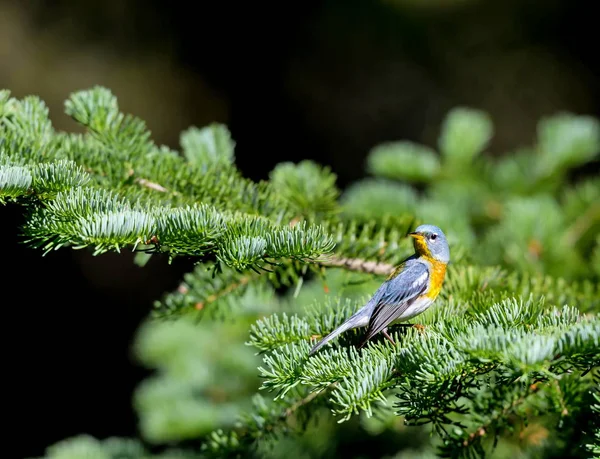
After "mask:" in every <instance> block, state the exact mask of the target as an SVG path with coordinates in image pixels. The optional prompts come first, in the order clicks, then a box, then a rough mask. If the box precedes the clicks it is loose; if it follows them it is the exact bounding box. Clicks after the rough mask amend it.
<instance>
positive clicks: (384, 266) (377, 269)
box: [317, 255, 394, 276]
mask: <svg viewBox="0 0 600 459" xmlns="http://www.w3.org/2000/svg"><path fill="white" fill-rule="evenodd" d="M317 263H319V264H320V265H322V266H330V267H339V268H347V269H350V270H352V271H361V272H363V273H367V274H377V275H382V276H387V275H389V274H391V273H392V271H393V270H394V266H393V265H391V264H389V263H382V262H378V261H369V260H362V259H360V258H346V257H340V256H338V255H332V256H329V257H327V258H321V259H318V260H317Z"/></svg>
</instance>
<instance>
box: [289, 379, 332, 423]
mask: <svg viewBox="0 0 600 459" xmlns="http://www.w3.org/2000/svg"><path fill="white" fill-rule="evenodd" d="M337 385H338V383H337V382H334V383H331V384H330V385H329V386H327V387H326V388H324V389H322V390H320V391H317V392H311V393H310V394H308V395H307V396H306V397H304V398H303V399H300V400H298V401H297V402H296V403H294V404H293V405H292V406H290V407H288V408H287V409H286V410H284V412H283V413H282V414H281V417H282V418H287V417H289V416H291V415H292V414H293V413H295V412H296V411H297V410H298V409H299V408H300V407H302V406H304V405H306V404H308V403H310V402H312V401H313V400H314V399H315V398H317V397H318V396H319V395H321V394H323V393H325V392H326V391H328V390H330V389H332V388H334V387H336V386H337Z"/></svg>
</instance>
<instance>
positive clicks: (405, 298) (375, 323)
mask: <svg viewBox="0 0 600 459" xmlns="http://www.w3.org/2000/svg"><path fill="white" fill-rule="evenodd" d="M428 281H429V270H428V269H427V266H426V265H425V264H423V263H419V262H413V263H410V264H408V263H407V265H406V267H405V268H404V270H403V271H402V272H400V274H398V275H397V276H396V277H394V278H392V279H390V280H388V281H386V283H385V287H384V288H383V289H381V292H380V294H379V295H378V297H379V298H378V300H377V303H376V305H375V307H374V308H373V313H372V314H371V318H370V320H369V326H368V327H367V334H366V336H365V342H366V341H368V340H369V339H371V338H372V337H373V336H375V335H376V334H377V333H379V332H380V331H381V330H383V329H384V328H385V327H387V326H388V325H389V324H390V323H391V322H393V321H394V320H396V319H397V318H398V317H400V316H401V315H402V313H403V312H404V311H406V309H407V308H408V307H409V306H410V305H411V303H412V302H413V301H414V300H415V299H416V298H418V297H419V296H420V295H422V294H423V293H424V292H425V290H426V289H427V283H428Z"/></svg>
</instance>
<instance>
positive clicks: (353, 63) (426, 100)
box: [0, 0, 600, 457]
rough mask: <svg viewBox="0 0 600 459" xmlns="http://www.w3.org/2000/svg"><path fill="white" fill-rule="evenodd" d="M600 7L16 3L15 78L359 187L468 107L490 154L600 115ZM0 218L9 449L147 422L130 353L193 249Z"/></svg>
mask: <svg viewBox="0 0 600 459" xmlns="http://www.w3.org/2000/svg"><path fill="white" fill-rule="evenodd" d="M500 3H501V4H500ZM425 4H426V5H427V6H424V5H425ZM588 8H589V7H588V6H586V4H585V3H583V2H576V1H569V2H567V1H558V0H549V1H544V2H541V1H516V0H509V1H506V2H493V1H489V2H486V1H478V0H437V1H428V2H420V1H417V0H396V1H393V0H388V1H358V0H338V1H328V2H312V3H310V2H305V3H297V2H296V3H293V2H292V3H280V2H278V3H273V4H269V5H263V4H257V3H255V2H252V3H250V4H246V3H245V2H228V1H220V2H194V3H191V4H189V5H188V4H186V3H185V2H183V1H170V2H158V1H144V2H142V1H137V0H128V1H119V0H104V1H103V2H98V3H92V2H90V3H87V2H81V1H77V0H62V1H53V2H51V1H45V2H44V1H22V2H9V1H4V0H0V62H1V65H0V88H6V89H10V90H11V91H12V94H13V95H14V96H16V97H23V96H25V95H28V94H35V95H38V96H40V97H41V98H42V99H43V100H44V101H45V102H46V103H47V104H48V106H49V108H50V111H51V117H52V119H53V122H54V124H55V127H56V128H58V129H68V130H71V129H78V127H77V126H76V125H75V123H74V122H72V121H71V120H70V119H68V118H67V117H66V116H65V115H64V114H63V101H64V100H65V99H66V98H67V97H68V95H69V93H71V92H72V91H76V90H80V89H86V88H89V87H91V86H93V85H96V84H100V85H104V86H106V87H108V88H109V89H111V90H112V91H113V92H114V93H115V94H116V96H117V97H118V99H119V103H120V106H121V108H122V110H123V111H125V112H129V113H133V114H135V115H137V116H139V117H141V118H143V119H144V120H146V121H147V123H148V126H149V127H150V129H151V130H152V132H153V136H154V139H155V141H157V142H159V143H165V144H167V145H169V146H171V147H172V148H179V145H178V141H179V133H180V132H181V131H182V130H183V129H186V128H187V127H189V126H190V125H196V126H203V125H205V124H207V123H210V122H213V121H218V122H224V123H227V125H228V126H229V128H230V130H231V132H232V136H233V138H234V140H235V141H236V153H235V154H236V161H237V164H238V166H239V167H240V169H241V170H242V171H243V173H244V174H245V175H247V176H248V177H251V178H253V179H261V178H267V177H268V173H269V171H270V170H271V169H272V168H273V166H274V165H275V164H276V163H278V162H280V161H288V160H289V161H299V160H301V159H307V158H309V159H314V160H317V161H318V162H320V163H322V164H327V165H330V166H331V167H332V168H333V170H334V171H335V172H336V173H337V174H338V178H339V181H338V184H339V186H340V187H344V186H346V185H347V184H349V183H350V182H351V181H353V180H356V179H357V178H360V177H362V176H364V174H365V171H364V158H365V157H366V155H367V153H368V151H369V149H370V148H371V147H373V146H374V145H375V144H377V143H378V142H382V141H387V140H398V139H409V140H415V141H419V142H423V143H426V144H428V145H431V146H434V147H435V145H436V138H437V134H438V130H439V123H440V121H441V119H442V118H443V116H444V115H445V114H446V112H447V111H448V110H449V109H450V108H451V107H453V106H455V105H467V106H471V107H476V108H481V109H484V110H487V111H488V112H489V113H490V114H491V115H492V117H493V119H494V123H495V126H496V135H495V137H494V141H493V143H492V145H491V147H490V149H489V150H490V152H489V154H502V153H504V152H506V151H510V150H513V149H516V148H518V147H519V146H521V145H528V144H531V143H532V141H533V140H534V138H535V128H536V123H537V121H538V119H539V118H540V117H541V116H544V115H549V114H552V113H555V112H556V111H563V110H568V111H572V112H575V113H578V114H590V115H593V116H598V115H599V110H600V98H599V90H600V85H599V83H598V82H599V81H600V80H598V76H599V61H600V60H599V59H598V58H597V55H598V53H597V47H596V46H595V45H594V43H595V42H596V40H597V37H596V36H595V35H596V32H595V30H596V26H597V23H596V22H597V21H596V20H595V16H594V14H593V13H592V11H591V10H589V9H588ZM598 170H599V168H598V164H597V163H596V164H595V165H594V166H593V167H592V169H590V170H588V171H587V172H588V173H597V172H598ZM0 222H1V224H0V240H2V241H3V246H4V250H3V252H2V259H3V263H2V265H3V270H2V286H3V293H4V295H3V299H2V306H3V309H4V311H5V313H6V314H5V315H4V319H3V325H4V329H5V332H4V333H3V335H4V341H5V343H4V350H5V353H4V355H5V356H7V359H6V363H5V367H4V371H3V375H4V377H3V378H4V379H6V380H7V382H8V390H7V391H6V392H5V394H6V398H7V401H6V406H5V408H4V417H5V418H6V420H7V422H8V423H9V424H10V426H11V428H12V429H11V430H12V431H13V432H14V434H12V435H10V436H8V438H6V440H5V442H7V443H8V444H9V449H14V450H15V451H18V453H15V454H16V455H17V457H24V456H33V455H42V454H43V451H44V449H45V447H47V446H48V445H50V444H52V443H54V442H56V441H59V440H62V439H64V438H66V437H69V436H72V435H76V434H79V433H83V432H85V433H89V434H91V435H93V436H96V437H98V438H104V437H107V436H112V435H118V436H131V435H135V433H136V418H135V416H134V413H133V411H132V410H131V395H132V391H133V389H134V388H135V385H136V384H137V382H138V381H139V380H140V379H141V378H142V377H143V376H144V371H143V370H142V369H140V368H138V367H136V366H135V365H134V364H133V363H132V359H131V356H130V350H129V346H130V343H131V339H132V337H133V335H134V333H135V331H136V328H137V326H138V324H139V323H140V321H141V320H142V319H143V318H144V317H145V316H146V314H147V313H148V311H149V309H150V307H151V304H152V301H153V300H154V299H157V298H159V297H160V295H162V294H163V293H164V292H167V291H169V290H172V289H174V288H175V287H176V285H177V284H178V281H179V279H180V278H181V275H182V273H184V272H185V271H187V270H189V269H191V262H190V261H189V260H187V261H186V260H182V261H178V262H177V263H175V264H173V265H168V264H167V262H166V260H164V259H153V260H152V261H151V262H150V264H149V265H147V266H146V267H145V268H143V269H142V268H139V267H137V266H136V265H134V264H133V263H132V260H131V256H129V255H128V254H124V255H116V254H114V255H113V254H111V255H103V256H101V257H92V256H91V255H90V254H89V253H87V252H83V251H81V252H78V251H72V250H60V251H57V252H53V253H50V254H48V255H46V256H45V257H43V258H42V257H41V252H39V251H37V250H33V249H30V248H28V247H26V246H24V245H23V244H22V243H21V241H20V236H19V225H20V224H21V222H22V215H21V209H20V208H19V207H12V206H7V207H3V208H0ZM24 438H27V441H25V440H24Z"/></svg>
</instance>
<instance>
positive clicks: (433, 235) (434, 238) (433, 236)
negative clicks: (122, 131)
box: [429, 234, 437, 241]
mask: <svg viewBox="0 0 600 459" xmlns="http://www.w3.org/2000/svg"><path fill="white" fill-rule="evenodd" d="M436 238H437V234H432V235H431V236H429V239H431V240H432V241H435V240H436Z"/></svg>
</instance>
